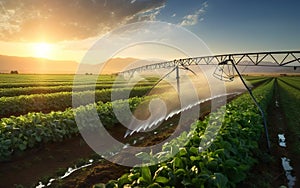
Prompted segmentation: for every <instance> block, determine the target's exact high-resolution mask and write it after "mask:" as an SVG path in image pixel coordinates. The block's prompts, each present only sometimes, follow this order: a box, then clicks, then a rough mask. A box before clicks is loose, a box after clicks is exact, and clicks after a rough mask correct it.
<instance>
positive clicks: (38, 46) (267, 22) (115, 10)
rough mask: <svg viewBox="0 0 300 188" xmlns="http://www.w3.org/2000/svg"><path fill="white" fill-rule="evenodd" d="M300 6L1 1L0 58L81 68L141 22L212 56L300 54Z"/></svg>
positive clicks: (291, 1) (154, 0) (155, 0)
mask: <svg viewBox="0 0 300 188" xmlns="http://www.w3.org/2000/svg"><path fill="white" fill-rule="evenodd" d="M299 6H300V3H299V1H297V0H288V1H281V0H275V1H259V0H253V1H239V0H226V1H223V0H214V1H213V0H208V1H201V0H189V1H185V2H184V3H183V2H182V1H179V0H172V1H166V0H131V1H130V0H128V1H127V0H68V1H61V0H51V1H49V0H0V13H1V14H0V49H1V52H0V54H1V55H9V56H22V57H39V58H47V59H53V60H71V61H76V62H80V61H81V59H82V58H83V56H84V55H85V54H86V51H87V50H88V49H89V48H90V47H91V46H92V44H93V43H94V42H95V41H97V40H98V39H99V38H101V37H102V36H103V35H105V34H106V33H108V32H110V31H112V30H114V29H116V28H118V27H120V26H123V25H126V24H130V23H135V22H139V21H162V22H168V23H172V24H176V25H178V26H182V27H184V28H186V29H188V30H190V31H191V32H193V33H195V34H196V35H197V36H198V37H200V38H201V39H202V40H203V41H204V42H205V43H206V45H207V46H208V48H209V49H210V50H211V51H212V53H214V54H220V53H234V52H251V51H274V50H275V51H276V50H296V49H298V44H299V42H300V38H299V37H298V35H299V33H300V25H299V24H298V23H299V17H300V12H299V11H298V7H299ZM111 42H112V43H113V41H111ZM137 54H138V55H137ZM147 55H148V54H147V52H145V50H140V51H138V49H136V50H135V54H133V53H128V54H122V56H124V57H132V56H137V57H135V58H143V56H145V57H148V56H147ZM175 57H176V56H174V58H175ZM153 58H155V57H153ZM167 58H168V59H173V58H172V57H171V56H170V57H167ZM99 63H100V62H99Z"/></svg>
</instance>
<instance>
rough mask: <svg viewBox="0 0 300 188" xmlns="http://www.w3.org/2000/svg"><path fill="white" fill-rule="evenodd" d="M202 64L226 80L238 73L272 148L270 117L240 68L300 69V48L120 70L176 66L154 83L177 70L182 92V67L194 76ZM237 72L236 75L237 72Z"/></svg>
mask: <svg viewBox="0 0 300 188" xmlns="http://www.w3.org/2000/svg"><path fill="white" fill-rule="evenodd" d="M192 65H198V66H205V65H214V66H215V67H216V68H215V71H214V72H213V76H214V77H215V78H217V79H220V80H223V81H226V82H228V81H233V80H234V77H235V75H236V74H237V75H238V76H239V78H240V80H241V81H242V83H243V85H244V86H245V88H246V89H247V91H248V92H249V94H250V96H251V98H252V100H253V102H254V103H255V105H256V106H257V108H258V109H259V111H260V113H261V116H262V118H263V121H264V129H265V134H266V140H267V147H268V150H269V151H270V140H269V134H268V129H267V122H266V117H265V114H264V112H263V110H262V109H261V107H260V106H259V104H258V102H257V100H256V99H255V97H254V96H253V94H252V91H251V89H250V87H249V86H248V85H247V84H246V82H245V80H244V79H243V77H242V75H241V73H240V71H239V69H238V67H245V68H246V67H250V66H264V67H270V68H271V67H290V68H291V69H292V70H294V71H297V68H299V67H300V51H277V52H256V53H237V54H223V55H212V56H203V57H192V58H185V59H175V60H173V61H166V62H161V63H155V64H149V65H144V66H141V67H137V68H133V69H129V70H126V71H123V72H120V73H119V75H124V76H125V75H129V76H130V77H131V76H133V75H134V73H136V72H143V71H148V70H156V69H162V68H172V69H171V71H170V72H168V73H167V74H165V75H164V76H163V77H162V78H161V79H160V80H158V81H157V83H156V84H155V85H154V86H153V87H155V86H156V85H157V84H158V83H159V82H160V81H161V80H163V79H164V78H165V77H166V76H168V75H170V74H171V73H172V72H174V71H175V72H176V82H177V91H178V93H180V74H179V70H180V69H183V70H187V71H190V72H192V73H193V74H194V75H196V73H195V72H194V71H192V70H191V69H190V68H189V66H192ZM235 73H236V74H235Z"/></svg>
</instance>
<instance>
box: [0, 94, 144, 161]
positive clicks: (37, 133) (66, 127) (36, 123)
mask: <svg viewBox="0 0 300 188" xmlns="http://www.w3.org/2000/svg"><path fill="white" fill-rule="evenodd" d="M143 100H145V98H139V97H133V98H130V99H127V100H117V101H114V102H115V105H114V107H115V108H117V109H118V108H123V106H124V105H127V104H129V107H130V109H131V110H132V109H134V108H135V107H136V106H137V105H138V104H139V103H140V102H141V101H143ZM95 108H96V110H97V112H98V115H99V117H100V119H101V122H102V123H103V125H105V126H111V125H115V124H116V123H118V120H117V118H116V117H115V115H114V113H113V108H112V102H107V103H103V102H98V103H97V104H96V103H94V104H90V105H86V106H80V107H78V108H76V109H71V108H68V109H66V110H65V111H63V112H60V111H58V112H51V113H49V114H44V113H29V114H27V115H24V116H18V117H14V116H12V117H10V118H2V119H1V121H0V160H7V159H9V158H10V156H11V155H12V154H13V153H19V152H22V151H24V150H26V149H27V148H32V147H34V146H36V145H37V144H41V143H47V142H50V141H51V142H56V141H62V140H63V139H65V138H68V137H71V136H73V135H75V134H78V132H79V130H78V127H77V124H76V121H75V116H74V114H76V113H80V114H83V113H86V114H90V113H91V111H92V110H93V109H95ZM87 117H88V116H86V117H83V118H87ZM87 121H90V119H88V120H87Z"/></svg>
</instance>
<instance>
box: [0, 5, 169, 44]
mask: <svg viewBox="0 0 300 188" xmlns="http://www.w3.org/2000/svg"><path fill="white" fill-rule="evenodd" d="M165 3H166V0H156V1H153V0H142V1H137V0H131V1H128V0H109V1H107V0H0V40H2V41H16V42H20V41H30V42H33V41H41V40H45V41H48V42H56V41H67V40H81V39H86V38H90V37H94V36H98V35H101V34H104V33H106V32H108V31H111V30H112V29H114V28H116V27H118V26H121V25H123V24H126V23H130V22H133V21H139V20H155V19H156V16H157V15H158V14H159V13H160V10H161V9H162V8H164V6H165Z"/></svg>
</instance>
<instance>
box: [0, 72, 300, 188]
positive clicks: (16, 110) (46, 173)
mask: <svg viewBox="0 0 300 188" xmlns="http://www.w3.org/2000/svg"><path fill="white" fill-rule="evenodd" d="M95 79H96V80H97V83H96V84H93V82H92V81H91V82H89V80H95ZM245 79H246V80H247V81H248V84H250V83H251V84H252V86H253V87H252V89H253V94H254V96H255V97H256V99H257V100H258V103H259V105H260V106H261V107H262V109H263V111H264V112H265V113H266V117H267V122H268V129H269V132H270V141H271V148H270V152H268V149H267V144H266V141H265V140H266V138H265V136H264V135H265V132H264V128H263V119H262V117H261V115H260V112H259V110H258V108H257V107H256V106H255V104H254V103H253V101H252V100H251V98H250V95H249V94H248V93H239V94H238V95H237V94H235V95H233V94H232V95H229V96H228V97H227V104H226V105H225V106H219V108H218V110H216V111H213V112H211V111H210V104H209V101H204V102H202V103H200V104H198V105H199V106H200V109H201V110H200V114H199V119H198V120H196V121H195V120H194V119H191V120H187V121H186V122H183V123H182V122H181V123H180V122H179V116H180V114H178V115H174V116H173V117H172V118H169V119H167V120H164V121H163V123H162V124H161V125H160V126H159V127H158V128H157V129H154V130H152V131H149V132H141V133H134V134H133V135H132V136H129V137H124V136H123V135H124V134H125V133H126V131H127V129H126V128H125V127H124V126H122V125H121V123H120V122H119V120H118V118H117V117H116V116H115V114H114V109H113V107H112V106H113V104H115V105H114V106H115V108H117V109H121V108H122V106H124V105H126V104H129V108H130V110H131V111H134V110H135V109H136V108H137V107H138V106H139V105H140V104H144V103H147V101H150V100H151V99H152V98H153V97H155V96H156V95H157V94H153V95H152V96H145V95H147V94H149V91H150V90H151V89H152V87H153V85H155V83H156V82H157V80H158V79H157V78H149V79H147V80H145V81H142V82H138V84H137V85H135V86H134V87H133V86H132V85H130V84H127V82H126V81H118V82H117V83H115V76H111V75H106V76H99V77H95V75H82V76H81V77H80V79H77V83H76V85H75V86H73V84H74V83H73V80H74V76H73V75H9V74H0V80H1V81H0V106H1V109H0V118H1V120H0V161H1V162H0V187H46V186H47V185H48V186H49V187H276V186H277V187H279V186H281V185H285V186H288V184H289V181H288V180H287V179H286V177H285V171H284V170H283V168H282V166H281V157H283V156H285V157H288V158H289V159H290V160H291V164H292V166H293V167H294V171H293V174H292V175H293V176H295V177H297V178H300V175H299V168H298V167H299V166H300V164H299V162H298V161H300V158H299V154H300V150H299V148H300V126H299V125H300V122H299V118H298V117H299V115H300V114H299V105H300V104H299V102H300V98H299V97H300V91H299V89H300V77H296V76H295V77H251V76H247V77H245ZM81 81H82V82H81ZM113 84H115V85H114V88H112V85H113ZM159 87H162V88H165V87H167V86H166V85H163V84H162V85H160V86H159ZM231 89H232V88H231ZM94 90H95V91H94ZM112 91H115V92H116V93H118V94H120V96H122V94H123V93H128V92H129V93H130V95H129V99H125V98H124V99H123V98H120V99H119V100H117V101H111V94H112ZM89 96H94V97H95V103H90V101H89V100H86V98H88V97H89ZM162 96H165V97H166V96H168V95H166V94H165V95H164V94H162ZM72 97H73V98H74V97H75V98H76V99H78V100H81V101H79V102H80V104H83V105H81V106H73V105H72ZM166 98H167V97H166ZM93 108H95V109H96V111H97V114H98V115H99V117H100V118H101V121H102V123H103V125H104V127H105V128H106V129H107V130H108V132H109V133H110V134H111V135H113V137H114V138H116V139H118V140H119V141H121V142H122V143H124V144H125V143H127V144H129V145H131V146H143V147H144V146H149V145H154V144H156V143H160V142H161V141H162V140H165V139H167V138H169V137H170V135H172V134H173V132H174V130H175V129H176V127H178V126H183V127H184V128H182V129H184V131H182V132H181V133H180V134H178V135H176V136H175V137H174V139H171V140H170V141H169V142H167V143H166V144H164V145H163V146H162V147H161V148H160V150H159V151H157V152H156V153H154V154H153V153H152V152H150V153H149V151H148V152H146V151H145V152H141V153H139V154H138V155H137V157H138V158H139V159H140V160H141V161H142V162H143V163H144V164H145V166H143V167H133V168H130V167H126V166H122V165H118V164H114V163H111V162H109V161H107V160H105V159H103V158H102V157H101V156H99V155H98V154H96V153H95V152H94V151H93V150H92V149H91V148H90V147H89V146H88V145H87V144H86V142H85V140H84V139H83V138H82V137H81V135H80V131H81V130H79V128H78V127H77V124H76V118H75V114H77V113H83V114H89V113H91V112H92V110H91V109H93ZM188 110H189V109H188ZM188 110H187V111H188ZM223 111H224V112H225V114H224V119H221V118H219V115H220V113H221V112H223ZM273 113H274V114H276V113H279V114H281V116H280V117H281V119H280V120H278V119H276V116H273V115H272V114H273ZM87 117H88V116H87ZM274 117H275V118H274ZM278 118H279V116H278ZM83 121H86V122H88V121H89V120H88V119H83ZM279 122H282V123H279ZM87 124H88V123H87ZM181 124H184V125H181ZM216 124H217V125H219V124H221V125H222V126H221V128H220V130H218V131H217V133H218V134H213V133H214V132H216V130H217V128H216V126H215V125H216ZM89 128H90V127H89ZM82 129H84V128H82ZM279 133H284V134H285V136H286V140H287V143H286V144H287V145H288V146H287V148H281V147H280V146H279V145H278V136H277V135H278V134H279ZM186 140H188V142H186ZM201 143H206V144H207V145H205V144H204V145H201V147H200V144H201ZM208 143H209V144H208ZM126 157H127V158H130V156H126ZM126 157H125V159H124V160H126ZM164 159H167V160H164ZM160 161H163V162H160ZM153 162H154V163H153ZM146 164H152V165H150V166H147V165H146ZM270 166H271V168H270ZM257 170H259V171H261V174H260V173H258V172H257ZM258 176H259V177H260V178H258ZM256 179H261V180H257V181H256ZM294 183H296V185H295V186H298V185H299V181H298V179H297V181H296V182H294Z"/></svg>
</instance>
